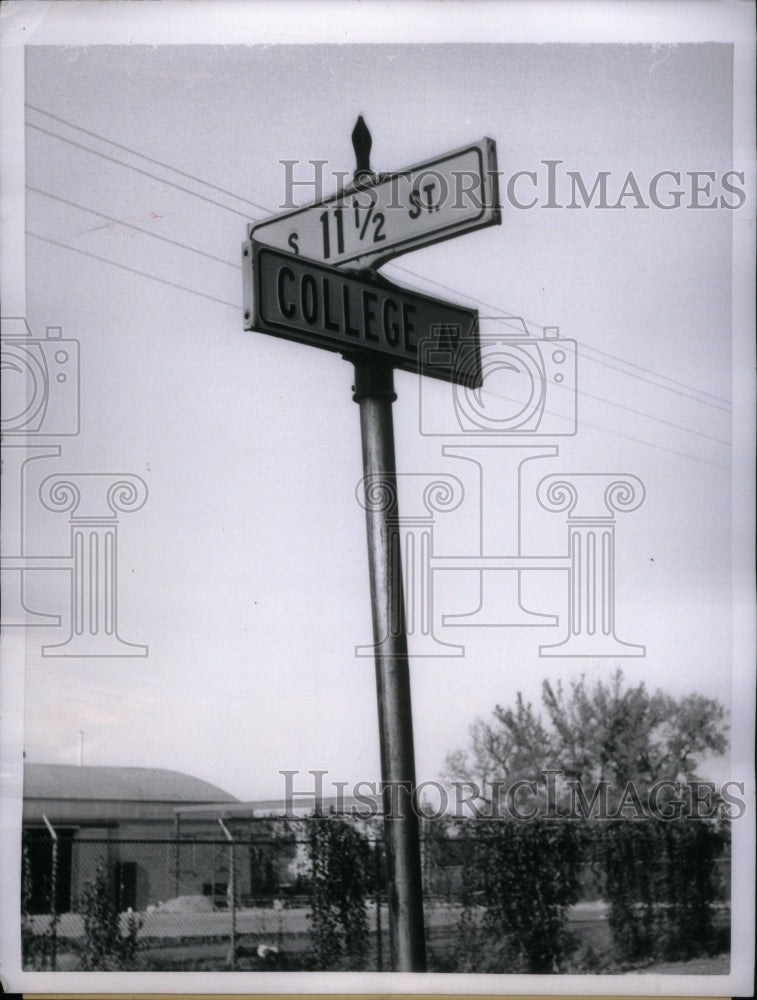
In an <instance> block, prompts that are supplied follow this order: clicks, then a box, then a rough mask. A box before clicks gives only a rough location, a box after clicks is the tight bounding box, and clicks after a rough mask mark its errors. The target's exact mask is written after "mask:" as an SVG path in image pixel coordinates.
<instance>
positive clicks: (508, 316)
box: [392, 263, 731, 413]
mask: <svg viewBox="0 0 757 1000" xmlns="http://www.w3.org/2000/svg"><path fill="white" fill-rule="evenodd" d="M392 267H395V268H396V269H397V270H399V271H404V272H405V274H410V275H412V276H413V277H415V278H420V280H421V281H426V282H428V283H429V284H430V285H436V287H437V288H442V289H443V290H444V291H447V292H452V294H453V295H457V296H462V297H463V298H466V299H468V300H469V301H470V302H476V303H477V304H478V305H480V306H484V307H485V308H486V309H494V310H496V311H497V312H499V313H501V314H502V316H501V317H499V316H497V317H493V318H496V319H500V318H501V319H502V321H503V322H504V323H506V324H507V325H508V326H512V327H513V328H514V329H517V330H519V331H520V330H521V328H520V326H519V325H518V324H516V323H514V322H513V321H512V317H513V315H514V313H513V312H512V311H506V310H504V309H503V308H502V306H495V305H492V303H490V302H484V301H483V300H482V299H479V298H476V296H474V295H468V294H467V293H465V292H460V291H458V290H456V289H454V288H451V287H450V286H449V285H445V284H442V282H440V281H434V279H433V278H427V277H426V275H424V274H418V272H417V271H411V270H410V269H409V268H407V267H401V266H400V265H399V264H394V263H392ZM518 318H519V319H523V322H524V323H526V325H527V326H531V327H535V328H536V329H541V327H540V326H539V324H538V323H536V322H534V321H533V320H527V319H525V318H524V317H521V316H519V317H518ZM580 347H581V351H582V353H583V351H584V350H586V351H589V352H592V353H595V354H601V355H603V356H604V357H606V358H612V359H614V360H615V361H619V362H620V363H621V364H623V365H628V366H629V367H631V368H636V369H638V370H639V371H643V372H647V373H648V374H650V375H653V376H655V378H659V379H664V380H665V381H666V382H672V383H673V384H674V385H678V386H681V387H682V388H681V389H673V388H671V387H670V386H666V385H662V386H658V383H657V382H656V381H654V380H653V379H648V378H643V377H642V376H641V375H635V374H634V373H633V372H627V371H624V370H623V369H622V368H618V367H617V366H616V365H611V364H608V363H607V362H606V361H600V360H599V359H597V358H587V360H588V361H591V362H592V363H593V364H596V365H602V366H603V367H604V368H610V369H611V370H612V371H617V372H620V373H621V374H622V375H628V376H629V377H631V378H637V379H639V381H641V382H647V383H649V384H650V385H655V386H658V387H659V388H661V389H664V390H665V391H666V392H672V393H675V394H676V395H677V396H684V397H685V398H687V399H691V400H693V401H694V402H695V403H700V404H701V405H702V406H711V407H713V409H716V410H722V411H723V412H725V413H730V411H731V407H730V404H729V403H728V400H727V399H723V398H722V397H721V396H714V395H712V394H711V393H708V392H704V390H702V389H697V388H696V387H695V386H692V385H687V383H685V382H678V381H677V380H676V379H672V378H669V377H668V376H667V375H663V374H662V372H656V371H653V370H652V369H651V368H644V367H643V366H642V365H637V364H634V363H633V362H632V361H626V359H625V358H619V357H617V356H616V355H614V354H608V353H607V352H606V351H600V350H599V349H598V348H596V347H590V346H589V345H588V344H586V343H585V342H584V341H581V343H580ZM683 389H689V390H691V392H684V391H682V390H683ZM693 393H696V394H697V395H693ZM700 394H701V395H704V396H709V397H710V399H713V400H718V401H719V402H722V403H725V404H727V405H726V406H719V405H718V403H710V402H708V401H707V400H706V399H700V398H699V395H700ZM606 402H609V400H608V401H606Z"/></svg>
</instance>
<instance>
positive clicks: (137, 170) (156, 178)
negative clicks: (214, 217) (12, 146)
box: [26, 122, 249, 219]
mask: <svg viewBox="0 0 757 1000" xmlns="http://www.w3.org/2000/svg"><path fill="white" fill-rule="evenodd" d="M26 127H27V128H32V129H34V130H35V132H42V133H43V134H44V135H49V136H52V138H53V139H58V140H59V141H60V142H65V143H67V144H68V145H69V146H75V147H76V148H77V149H83V150H84V151H85V152H87V153H91V154H92V155H93V156H99V157H100V158H101V159H103V160H108V161H109V162H110V163H116V164H118V166H119V167H126V168H127V169H128V170H133V171H135V173H138V174H142V175H143V176H144V177H150V178H151V179H152V180H154V181H159V182H160V183H161V184H167V185H168V186H169V187H172V188H176V190H177V191H183V192H184V194H190V195H193V197H195V198H199V199H200V200H201V201H206V202H207V203H208V204H209V205H215V206H217V207H218V208H222V209H223V210H224V211H226V212H231V213H232V214H234V215H239V216H241V217H242V218H243V219H249V215H248V214H247V212H238V211H237V209H235V208H229V206H228V205H224V204H223V202H220V201H216V200H215V199H214V198H206V197H205V195H203V194H198V193H197V192H196V191H191V190H190V189H189V188H185V187H182V186H181V184H174V182H173V181H167V180H166V179H165V178H164V177H159V176H158V175H157V174H151V173H150V171H149V170H142V169H141V168H140V167H135V166H133V165H132V164H131V163H124V161H123V160H118V159H116V157H114V156H108V154H107V153H100V152H98V151H97V150H96V149H92V148H91V146H85V145H83V144H82V143H80V142H74V140H73V139H66V138H65V137H64V136H62V135H58V134H57V133H56V132H50V131H48V130H47V129H46V128H41V127H40V126H39V125H33V124H32V123H31V122H27V123H26Z"/></svg>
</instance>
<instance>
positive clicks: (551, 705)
mask: <svg viewBox="0 0 757 1000" xmlns="http://www.w3.org/2000/svg"><path fill="white" fill-rule="evenodd" d="M542 703H543V705H544V709H545V710H546V722H543V721H542V717H541V716H540V715H538V714H537V713H536V712H535V711H534V709H533V707H532V705H531V704H530V703H526V702H525V701H524V699H523V696H522V694H521V693H520V692H519V693H518V694H517V696H516V700H515V705H514V707H512V708H503V707H502V706H501V705H497V706H496V708H495V709H494V715H493V718H492V719H491V720H490V721H484V720H482V719H477V720H476V721H475V722H474V723H473V725H472V727H471V730H470V733H471V746H470V749H469V750H466V751H463V750H457V751H454V752H453V753H451V754H449V756H448V757H447V769H446V774H445V777H447V779H448V780H452V781H455V780H457V781H459V780H464V781H470V782H474V783H475V784H476V785H477V786H478V787H479V788H480V789H481V791H482V798H483V799H485V800H486V801H491V799H492V794H491V783H492V782H493V781H503V782H505V783H508V784H511V783H513V782H516V781H518V780H527V781H532V782H535V783H536V785H537V787H540V788H542V789H543V788H544V786H545V784H546V782H547V780H549V779H548V777H547V776H545V772H546V771H560V772H562V774H563V775H564V777H565V779H566V780H567V781H569V782H574V783H577V784H578V785H579V786H580V787H581V788H582V789H583V790H584V791H586V792H589V793H590V792H591V790H592V789H593V788H595V787H596V786H597V784H598V783H599V782H606V783H607V786H608V789H609V798H610V800H611V801H612V800H615V801H617V799H618V797H619V796H620V795H621V794H622V791H623V789H624V788H625V786H626V784H627V783H628V782H631V781H632V782H633V783H634V785H635V788H636V790H637V791H638V792H639V794H640V795H642V796H643V794H644V793H645V792H646V791H647V790H648V789H649V788H650V787H651V786H652V785H653V784H655V783H657V782H660V781H671V782H675V781H677V780H681V779H685V780H687V781H691V780H695V779H696V777H697V775H696V769H697V767H698V766H699V764H700V762H701V759H702V757H703V756H704V755H707V754H713V755H718V754H722V753H724V752H725V750H726V749H727V746H728V743H727V739H726V732H727V728H728V727H727V726H726V725H725V722H724V718H725V709H724V708H723V706H722V705H721V704H720V702H718V701H716V700H715V699H712V698H705V697H704V696H702V695H699V694H689V695H686V696H685V697H683V698H679V699H675V698H673V697H672V696H670V695H668V694H664V693H663V692H661V691H659V690H658V691H655V692H654V693H653V694H650V693H649V691H647V689H646V686H645V685H644V683H643V682H642V683H640V684H637V685H636V686H634V687H627V686H625V684H624V679H623V672H622V670H620V669H617V670H616V671H615V673H614V674H613V675H612V677H611V678H610V679H609V681H607V682H605V681H602V680H599V681H597V682H595V683H594V684H593V686H590V685H589V683H588V682H587V680H586V678H585V677H584V676H581V677H580V678H579V679H578V680H574V681H572V682H571V683H570V685H569V687H568V688H566V687H564V686H563V684H562V682H561V681H558V682H557V684H556V685H552V684H551V683H550V682H549V681H547V680H545V681H544V683H543V684H542ZM487 792H488V793H487Z"/></svg>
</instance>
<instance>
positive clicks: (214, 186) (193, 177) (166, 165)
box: [25, 102, 269, 212]
mask: <svg viewBox="0 0 757 1000" xmlns="http://www.w3.org/2000/svg"><path fill="white" fill-rule="evenodd" d="M25 107H27V108H29V109H30V110H32V111H36V112H37V114H39V115H44V116H45V117H46V118H52V119H53V121H56V122H60V123H61V125H68V126H69V128H73V129H76V131H77V132H83V133H84V135H88V136H91V137H92V138H93V139H99V140H100V141H101V142H107V143H108V145H110V146H115V147H116V149H122V150H123V151H124V152H125V153H132V154H133V155H134V156H139V157H140V158H141V159H143V160H146V161H147V162H148V163H154V164H155V165H156V166H157V167H163V168H164V169H165V170H172V171H173V172H174V173H175V174H179V175H180V176H181V177H186V178H187V179H188V180H193V181H197V183H198V184H202V185H204V186H205V187H209V188H211V189H212V190H213V191H218V192H219V193H220V194H227V195H228V196H229V197H230V198H234V199H236V201H242V202H244V203H245V204H246V205H252V206H253V208H259V209H260V210H261V212H268V211H269V209H267V208H265V207H264V206H263V205H259V204H258V203H257V202H256V201H251V200H250V199H249V198H243V197H242V196H241V195H238V194H234V192H233V191H227V190H226V188H222V187H219V186H218V185H217V184H212V183H211V182H210V181H206V180H203V179H202V177H197V176H196V175H195V174H190V173H188V172H187V171H186V170H179V168H178V167H173V166H171V164H170V163H164V162H163V161H162V160H156V159H154V158H153V157H152V156H147V155H145V153H139V152H137V150H136V149H132V148H131V147H130V146H124V145H122V144H121V143H120V142H115V141H114V140H113V139H106V138H105V136H104V135H98V133H97V132H91V131H90V130H89V129H87V128H82V127H81V125H74V123H73V122H70V121H68V120H67V119H66V118H61V117H60V116H59V115H54V114H52V113H51V112H50V111H44V110H43V109H42V108H37V107H35V106H34V105H33V104H29V103H28V102H27V103H26V105H25Z"/></svg>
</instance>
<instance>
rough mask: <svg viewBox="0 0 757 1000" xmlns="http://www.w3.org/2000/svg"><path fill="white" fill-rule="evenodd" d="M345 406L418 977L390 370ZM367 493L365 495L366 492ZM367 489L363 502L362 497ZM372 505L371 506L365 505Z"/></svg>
mask: <svg viewBox="0 0 757 1000" xmlns="http://www.w3.org/2000/svg"><path fill="white" fill-rule="evenodd" d="M352 141H353V145H354V147H355V155H356V159H357V170H356V171H355V180H356V181H358V180H360V179H363V178H365V176H366V175H367V174H369V173H370V166H369V154H370V133H369V132H368V129H367V128H366V126H365V123H364V122H363V119H362V117H360V118H358V122H357V125H356V126H355V130H354V132H353V134H352ZM354 365H355V385H354V387H353V397H352V398H353V400H354V401H355V402H356V403H357V404H358V405H359V407H360V434H361V440H362V451H363V476H364V484H365V489H366V503H365V509H366V514H365V517H366V530H367V536H368V564H369V572H370V582H371V611H372V615H373V637H374V642H375V643H376V693H377V698H378V721H379V740H380V747H381V780H382V783H383V808H384V838H385V844H386V869H387V901H388V906H389V933H390V942H391V954H392V969H393V970H394V971H395V972H425V971H426V942H425V932H424V922H423V891H422V882H421V852H420V829H419V827H420V824H419V818H418V805H419V803H418V802H417V798H416V788H415V753H414V749H413V719H412V710H411V700H410V670H409V664H408V651H407V632H406V626H405V602H404V594H403V587H402V564H401V555H400V546H399V536H398V523H397V522H398V502H397V477H396V464H395V457H394V427H393V423H392V403H393V402H394V400H395V399H396V398H397V397H396V395H395V392H394V374H393V369H392V366H391V364H389V363H386V362H382V361H376V360H367V359H364V358H357V359H356V360H355V361H354ZM371 488H372V489H371ZM369 489H371V498H369V497H368V493H367V491H368V490H369ZM376 497H378V501H379V502H375V503H374V502H370V500H371V499H373V498H376Z"/></svg>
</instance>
